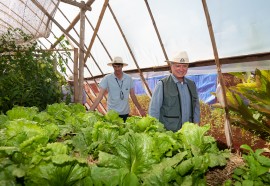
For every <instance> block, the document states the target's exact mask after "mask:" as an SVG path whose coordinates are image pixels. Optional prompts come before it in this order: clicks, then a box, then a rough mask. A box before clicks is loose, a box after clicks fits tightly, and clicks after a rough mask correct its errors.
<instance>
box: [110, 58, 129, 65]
mask: <svg viewBox="0 0 270 186" xmlns="http://www.w3.org/2000/svg"><path fill="white" fill-rule="evenodd" d="M113 64H123V66H127V65H128V64H126V63H124V62H123V59H122V58H121V57H118V56H117V57H114V58H113V60H112V61H111V62H110V63H108V65H109V66H112V65H113Z"/></svg>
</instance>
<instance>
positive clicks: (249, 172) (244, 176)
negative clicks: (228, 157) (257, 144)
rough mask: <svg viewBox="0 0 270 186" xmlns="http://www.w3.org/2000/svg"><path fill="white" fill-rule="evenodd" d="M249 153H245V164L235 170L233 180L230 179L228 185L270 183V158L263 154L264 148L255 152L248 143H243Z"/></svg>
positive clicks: (242, 146)
mask: <svg viewBox="0 0 270 186" xmlns="http://www.w3.org/2000/svg"><path fill="white" fill-rule="evenodd" d="M241 148H242V149H244V150H246V151H247V152H248V153H247V154H244V155H243V159H244V161H245V164H244V165H243V166H241V167H238V168H236V169H235V170H234V173H233V176H232V178H233V179H232V180H228V181H227V183H226V186H229V185H231V183H234V185H240V186H241V185H247V186H249V185H250V186H252V185H270V172H269V170H270V159H269V158H268V157H266V156H263V155H262V153H263V152H264V150H263V149H257V150H256V151H255V152H254V151H253V150H252V149H251V148H250V147H249V146H248V145H241Z"/></svg>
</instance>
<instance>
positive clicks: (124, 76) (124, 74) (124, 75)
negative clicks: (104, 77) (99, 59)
mask: <svg viewBox="0 0 270 186" xmlns="http://www.w3.org/2000/svg"><path fill="white" fill-rule="evenodd" d="M112 74H113V76H114V78H117V77H116V75H115V74H114V73H112ZM125 78H126V73H124V72H123V77H122V80H123V79H125ZM117 79H118V78H117Z"/></svg>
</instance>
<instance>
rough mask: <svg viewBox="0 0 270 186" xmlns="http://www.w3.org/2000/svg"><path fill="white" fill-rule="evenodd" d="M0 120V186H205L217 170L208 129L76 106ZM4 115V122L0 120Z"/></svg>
mask: <svg viewBox="0 0 270 186" xmlns="http://www.w3.org/2000/svg"><path fill="white" fill-rule="evenodd" d="M2 116H3V117H1V118H0V121H1V125H2V126H4V127H1V128H0V133H1V134H3V135H2V137H1V141H0V145H1V146H0V168H1V169H0V180H1V181H0V183H1V184H2V185H16V184H21V185H26V186H28V185H37V184H41V185H115V186H118V185H123V186H124V185H206V181H205V180H206V179H205V173H206V172H207V171H208V170H209V168H213V167H216V166H225V165H226V161H227V159H228V158H229V155H230V153H229V151H228V150H224V151H220V150H219V149H218V148H217V145H216V142H215V140H214V139H213V138H212V137H210V136H206V132H207V131H208V130H209V128H210V127H209V125H205V126H202V127H200V126H199V125H196V124H193V123H185V124H184V125H183V127H182V128H181V129H180V130H179V131H177V132H175V133H174V132H172V131H166V130H165V129H164V126H163V125H162V124H161V123H160V122H158V120H156V119H155V118H152V117H151V116H146V117H144V118H141V117H137V116H135V117H129V118H128V120H127V121H126V123H124V122H123V120H122V119H121V118H120V117H119V116H118V114H116V113H115V112H113V111H112V112H109V113H108V114H107V115H104V116H103V115H101V114H100V113H98V112H92V111H89V112H88V111H85V109H84V108H83V106H82V105H81V104H69V105H66V104H64V103H54V104H52V105H47V107H46V110H44V111H42V112H39V111H38V110H37V108H36V107H19V106H17V107H14V108H13V109H12V110H9V111H8V112H7V115H2ZM4 116H5V117H4Z"/></svg>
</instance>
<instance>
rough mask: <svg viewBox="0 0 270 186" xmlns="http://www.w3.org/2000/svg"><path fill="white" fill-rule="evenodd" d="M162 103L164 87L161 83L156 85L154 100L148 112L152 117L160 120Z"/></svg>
mask: <svg viewBox="0 0 270 186" xmlns="http://www.w3.org/2000/svg"><path fill="white" fill-rule="evenodd" d="M162 101H163V86H162V82H161V81H159V82H158V83H157V84H156V87H155V90H154V92H153V95H152V99H151V101H150V105H149V111H148V112H149V115H150V116H152V117H155V118H157V119H159V115H160V108H161V106H162Z"/></svg>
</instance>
